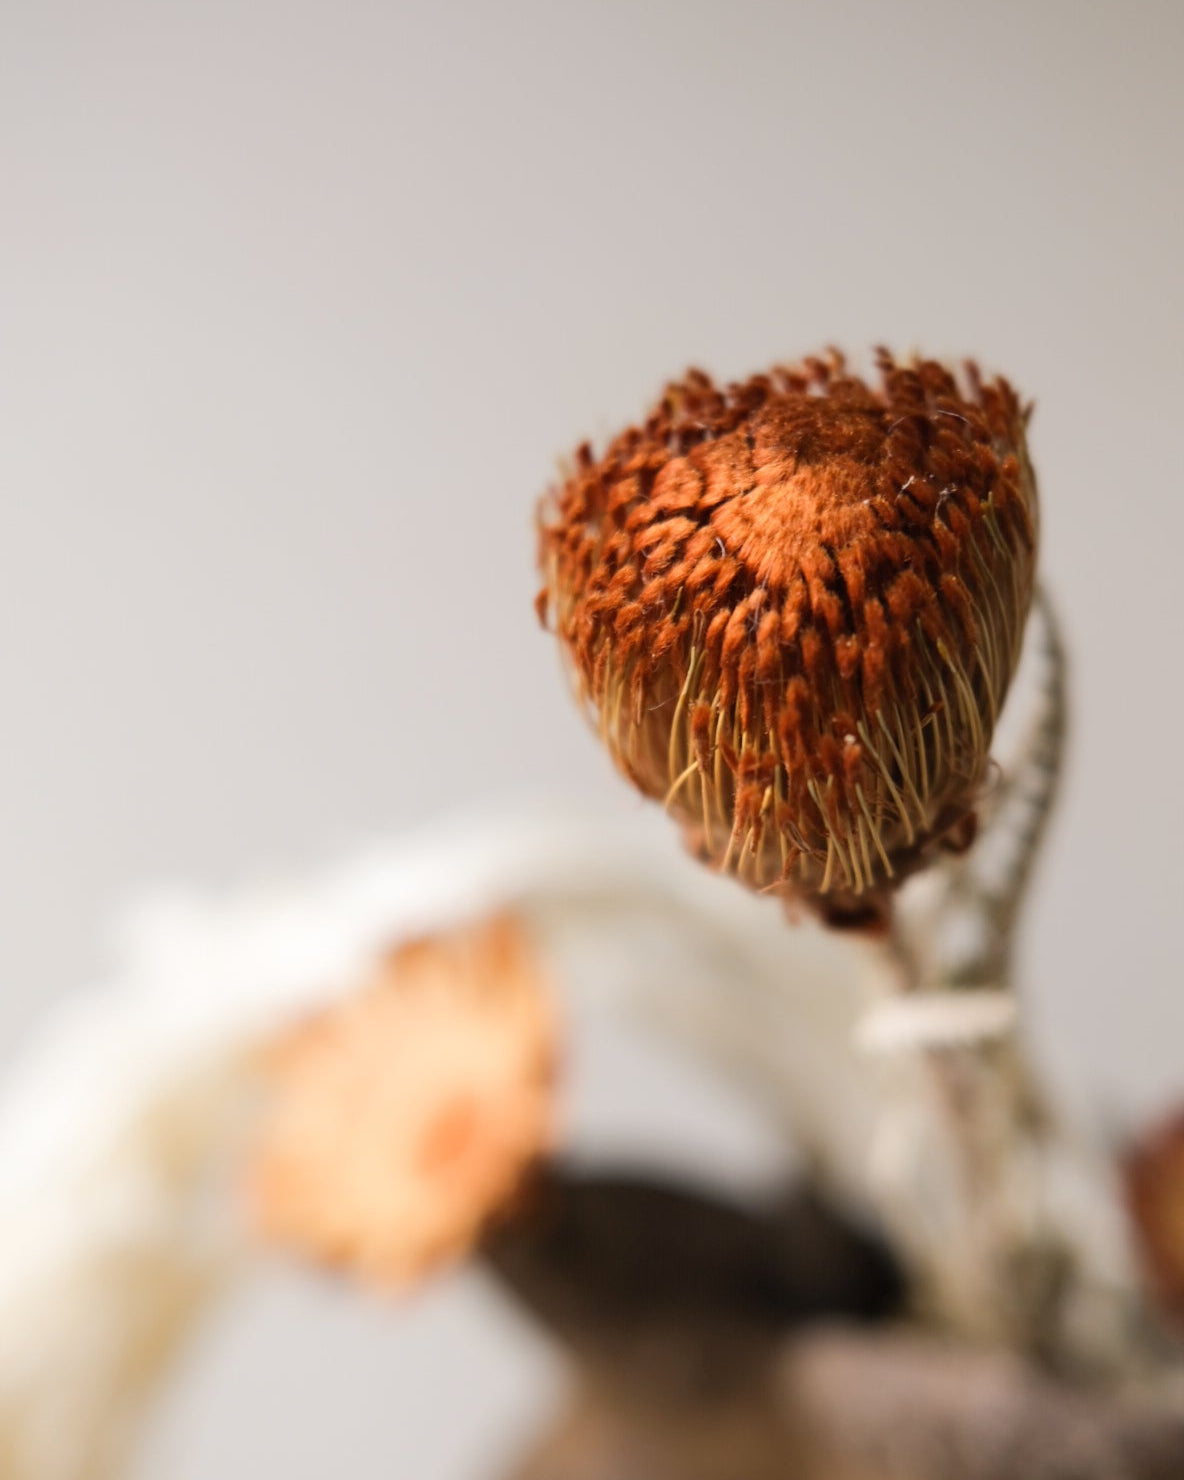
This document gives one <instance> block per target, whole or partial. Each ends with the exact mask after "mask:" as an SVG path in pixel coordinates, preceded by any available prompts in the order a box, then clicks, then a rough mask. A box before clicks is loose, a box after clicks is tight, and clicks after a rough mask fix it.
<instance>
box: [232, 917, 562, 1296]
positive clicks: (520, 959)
mask: <svg viewBox="0 0 1184 1480" xmlns="http://www.w3.org/2000/svg"><path fill="white" fill-rule="evenodd" d="M554 1062H555V1030H554V1021H553V1018H552V1013H551V1008H550V1004H549V993H548V991H547V988H546V985H545V979H544V973H543V970H542V967H541V963H540V961H539V958H538V955H537V953H536V951H535V950H534V948H533V947H532V945H531V943H530V941H529V939H528V937H527V935H526V933H525V931H524V929H523V927H522V926H521V924H520V923H518V921H517V920H515V919H514V918H513V917H510V916H502V917H499V918H497V919H495V920H493V921H491V922H489V923H487V924H484V925H481V926H477V927H473V928H470V929H466V930H460V931H456V932H453V933H450V934H448V935H439V936H434V937H431V938H428V939H424V940H421V941H418V942H415V943H413V944H409V945H405V946H403V947H402V948H400V949H399V950H397V951H395V952H394V953H393V954H392V955H391V956H390V957H388V958H387V959H386V960H385V961H384V962H383V963H382V965H381V966H380V967H379V968H378V970H377V971H376V973H375V975H374V977H373V979H372V980H371V981H369V982H368V983H366V984H365V985H364V987H363V988H362V990H361V991H359V992H358V993H357V994H355V995H354V996H353V997H351V998H349V999H347V1000H346V1001H344V1002H343V1003H341V1004H340V1005H338V1006H336V1007H334V1008H332V1009H330V1010H328V1011H326V1012H324V1013H323V1014H322V1015H320V1016H319V1017H318V1018H317V1019H315V1020H314V1021H313V1022H311V1023H309V1024H307V1025H306V1026H305V1027H303V1028H302V1029H297V1030H296V1031H294V1032H293V1033H292V1034H291V1035H290V1036H289V1038H288V1039H287V1040H286V1041H284V1042H283V1043H281V1044H280V1045H278V1046H277V1048H276V1050H275V1052H274V1054H273V1055H271V1063H270V1065H269V1067H270V1077H271V1089H272V1096H271V1101H270V1104H269V1106H268V1107H267V1110H266V1112H265V1117H264V1121H263V1125H262V1128H261V1134H260V1137H259V1142H258V1146H257V1148H256V1152H255V1156H254V1159H253V1163H252V1168H251V1182H252V1188H251V1190H252V1196H253V1202H254V1206H255V1209H256V1215H257V1222H258V1225H259V1227H260V1230H261V1232H262V1233H263V1234H264V1236H265V1237H267V1238H269V1239H271V1240H273V1241H275V1242H276V1243H279V1244H285V1245H288V1246H290V1247H292V1248H295V1249H297V1250H299V1251H300V1252H302V1253H304V1254H307V1255H311V1256H312V1257H313V1258H316V1259H318V1260H321V1261H324V1262H327V1263H332V1264H339V1265H345V1266H348V1267H349V1268H351V1269H353V1270H355V1271H356V1272H358V1273H360V1274H362V1275H363V1276H366V1277H368V1278H371V1279H374V1280H377V1281H380V1282H382V1283H384V1284H399V1283H403V1282H405V1281H407V1280H409V1279H411V1278H414V1277H415V1276H417V1275H419V1274H421V1273H423V1272H425V1271H426V1270H427V1269H429V1268H431V1267H432V1266H434V1265H436V1264H438V1263H440V1262H441V1261H443V1260H446V1259H449V1258H454V1257H457V1256H459V1255H460V1254H462V1253H464V1252H465V1250H466V1249H467V1248H468V1247H469V1246H470V1245H471V1244H472V1242H473V1241H474V1239H475V1238H476V1237H477V1236H478V1234H479V1233H480V1231H481V1229H482V1228H483V1227H484V1225H485V1224H486V1222H487V1221H488V1220H489V1219H490V1217H491V1216H493V1215H495V1214H496V1213H497V1212H498V1211H499V1210H501V1209H502V1208H504V1206H505V1205H506V1204H507V1203H508V1202H509V1201H510V1200H512V1198H513V1196H514V1194H515V1192H516V1190H517V1188H518V1186H519V1183H520V1181H521V1179H522V1177H523V1175H524V1173H525V1172H526V1171H527V1170H528V1169H529V1167H530V1166H531V1164H532V1163H533V1162H534V1161H535V1159H536V1158H537V1157H538V1156H539V1155H540V1154H541V1153H542V1152H543V1151H544V1150H546V1149H547V1147H548V1145H549V1143H550V1140H551V1128H552V1109H553V1099H552V1086H553V1077H554Z"/></svg>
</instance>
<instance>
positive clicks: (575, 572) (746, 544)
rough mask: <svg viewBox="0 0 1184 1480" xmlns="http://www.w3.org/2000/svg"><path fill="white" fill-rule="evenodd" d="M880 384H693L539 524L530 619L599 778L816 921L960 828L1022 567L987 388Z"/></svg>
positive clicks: (1015, 640)
mask: <svg viewBox="0 0 1184 1480" xmlns="http://www.w3.org/2000/svg"><path fill="white" fill-rule="evenodd" d="M879 370H880V376H879V384H878V385H875V384H869V383H867V382H865V381H864V380H862V379H859V378H857V377H855V376H854V375H852V374H850V373H849V372H848V371H847V369H846V367H845V365H844V362H843V360H842V358H841V357H840V356H838V355H837V354H832V355H830V356H829V357H828V358H827V359H825V360H808V361H806V362H804V363H803V364H802V365H800V366H796V367H793V368H789V369H778V370H774V371H772V372H771V373H770V374H768V375H758V376H754V377H753V378H752V379H751V380H748V381H745V382H743V383H742V384H737V385H731V386H728V387H727V388H724V389H721V388H718V387H717V386H715V385H714V384H713V383H712V381H711V380H710V379H709V378H708V377H707V376H706V375H703V374H702V373H700V372H698V371H692V372H691V373H690V374H688V376H687V377H686V379H685V380H683V381H682V382H681V383H679V384H675V385H671V386H670V387H668V389H667V390H666V392H665V394H664V395H663V397H662V399H661V400H660V401H659V403H658V405H657V406H656V407H655V408H654V410H653V411H652V412H651V414H650V416H649V417H648V419H647V420H646V421H645V422H644V424H643V425H641V426H640V427H630V428H628V429H627V430H626V431H624V432H622V433H621V434H620V435H619V436H618V437H616V438H615V439H614V440H613V441H612V442H611V443H610V445H609V447H608V448H607V450H606V451H605V452H604V454H603V455H602V456H601V457H599V458H597V457H595V456H594V455H593V453H592V451H591V450H590V448H588V447H587V446H585V447H582V448H581V449H580V450H579V452H578V453H577V456H576V461H575V466H574V470H573V471H572V472H571V474H570V476H569V477H568V479H567V481H566V482H565V483H564V484H563V485H562V486H561V487H560V488H558V489H557V490H555V491H554V492H553V494H552V495H551V496H550V497H549V498H548V500H547V501H546V503H545V504H544V508H543V511H542V516H541V521H540V522H541V559H542V568H543V574H544V580H545V588H544V591H543V593H542V596H541V598H540V610H541V612H542V613H543V614H544V615H545V616H549V617H550V619H551V621H552V622H553V623H554V625H555V627H556V629H557V631H558V634H559V638H560V641H561V643H562V645H563V647H564V649H565V651H566V654H567V657H568V659H569V660H570V665H571V667H572V669H573V671H574V675H575V680H576V684H577V687H578V690H579V693H580V695H581V697H582V698H583V699H584V700H585V701H586V702H587V704H588V706H589V708H590V709H591V711H592V714H593V717H594V719H595V721H596V723H597V724H598V726H599V729H600V733H601V735H602V736H603V738H604V741H605V743H606V744H607V745H608V747H609V749H610V751H611V752H612V755H613V757H614V759H615V760H616V762H617V764H618V765H619V767H620V768H621V770H622V771H624V773H625V774H626V775H627V776H628V777H629V778H630V779H631V780H632V781H633V782H634V783H635V784H636V785H637V786H638V787H639V788H640V789H641V790H642V791H643V792H645V793H646V794H647V795H648V796H651V797H656V798H658V799H660V800H662V801H664V802H665V804H666V806H667V808H668V810H669V811H670V812H671V813H672V814H673V815H674V816H675V817H676V818H677V819H678V820H679V821H680V822H681V823H682V825H683V827H684V829H685V831H686V833H687V835H688V841H690V842H691V844H692V846H693V847H694V848H695V849H696V850H697V851H699V852H700V853H701V855H702V856H703V857H704V858H705V859H707V860H709V861H710V862H711V863H713V864H715V865H716V866H717V867H719V868H722V869H724V870H725V871H727V872H730V873H733V874H735V875H737V876H738V877H739V878H741V879H743V880H744V881H745V882H746V883H749V884H751V885H752V886H754V887H756V888H759V889H772V890H777V891H780V892H782V893H784V894H785V895H787V896H793V897H797V898H800V899H804V900H806V901H807V902H809V903H811V904H813V905H815V906H816V907H817V908H819V909H820V910H821V911H822V912H823V913H824V914H825V915H827V916H828V917H830V918H832V919H836V920H842V919H848V920H860V919H866V918H874V917H876V916H877V915H879V914H881V913H882V911H883V909H884V905H885V901H886V899H887V898H888V895H889V892H890V890H891V888H892V886H893V885H894V884H895V883H896V882H898V881H899V880H900V879H901V878H903V877H904V876H905V875H907V874H908V873H909V872H911V871H912V870H913V869H914V868H916V867H917V866H918V865H919V864H920V863H921V862H923V861H924V859H925V857H926V855H927V854H928V853H929V851H930V850H931V849H933V848H934V847H936V846H938V845H939V844H940V843H941V842H942V840H943V839H944V840H946V841H947V842H951V841H957V840H960V839H963V838H965V837H967V836H968V835H969V831H970V826H969V825H970V824H971V823H972V820H973V808H974V805H975V801H976V798H977V796H978V794H979V792H980V789H981V787H982V784H983V780H984V775H985V770H986V766H987V760H988V747H989V745H990V741H991V735H992V730H993V728H994V724H995V720H996V717H997V715H998V712H999V708H1000V705H1001V704H1002V702H1003V698H1004V695H1005V694H1006V691H1007V688H1008V684H1009V682H1010V680H1011V677H1012V674H1013V671H1014V669H1015V665H1016V661H1017V658H1018V654H1019V648H1020V640H1021V635H1022V632H1023V627H1024V620H1025V617H1026V615H1027V611H1028V607H1029V603H1030V599H1031V593H1032V583H1033V567H1034V563H1035V554H1036V491H1035V483H1034V480H1033V476H1032V471H1031V467H1030V465H1029V463H1028V458H1027V453H1026V449H1025V442H1024V426H1025V420H1026V411H1025V408H1024V407H1022V406H1021V404H1020V402H1019V400H1018V399H1017V397H1016V395H1015V393H1014V391H1013V390H1012V389H1011V387H1010V386H1009V385H1008V384H1007V383H1006V381H1003V380H994V381H991V382H983V381H982V380H981V379H980V377H979V375H978V374H977V372H976V371H975V369H974V367H973V366H969V367H967V368H966V370H965V373H964V375H963V377H962V380H961V382H959V379H958V378H956V376H955V375H954V374H953V373H952V372H951V371H950V370H948V369H947V368H945V367H944V366H942V365H940V364H936V363H934V362H932V361H928V360H917V361H913V362H911V363H909V364H907V365H898V364H896V363H895V362H894V361H893V360H892V359H891V357H890V356H888V355H887V354H886V353H883V352H882V353H881V354H880V357H879Z"/></svg>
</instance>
